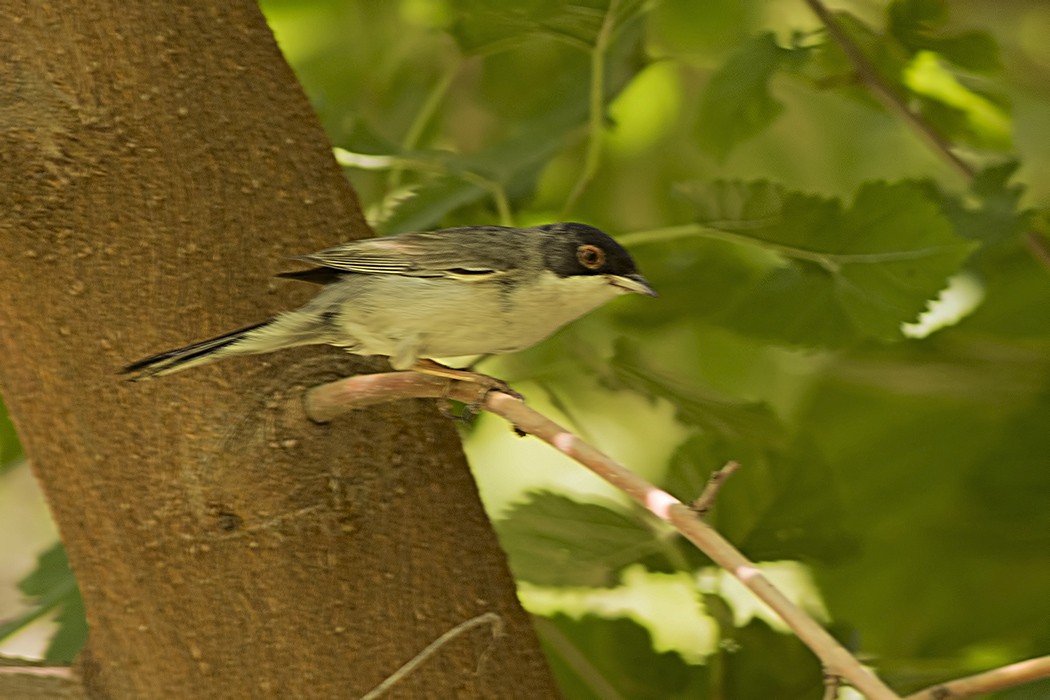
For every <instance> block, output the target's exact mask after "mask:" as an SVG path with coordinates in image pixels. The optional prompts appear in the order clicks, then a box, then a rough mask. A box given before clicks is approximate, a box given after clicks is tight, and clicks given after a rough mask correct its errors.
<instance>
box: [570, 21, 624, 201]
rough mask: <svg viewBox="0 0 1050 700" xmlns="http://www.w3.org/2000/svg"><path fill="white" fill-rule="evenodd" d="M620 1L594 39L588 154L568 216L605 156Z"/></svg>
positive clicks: (572, 195)
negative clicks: (609, 61) (608, 72)
mask: <svg viewBox="0 0 1050 700" xmlns="http://www.w3.org/2000/svg"><path fill="white" fill-rule="evenodd" d="M617 5H618V0H610V2H609V9H608V10H606V12H605V18H604V19H603V20H602V26H601V29H599V30H598V37H597V38H596V39H595V40H594V48H593V49H591V91H590V119H589V120H588V124H587V155H586V156H584V161H583V170H582V171H581V172H580V178H579V180H577V181H576V185H575V186H574V187H573V188H572V192H571V193H570V194H569V198H568V199H567V200H566V201H565V206H564V207H562V211H561V213H562V216H561V218H562V219H564V218H566V216H567V215H568V214H570V213H571V211H572V208H573V207H574V206H575V205H576V201H577V200H578V199H579V198H580V195H582V194H583V191H584V190H585V189H587V185H589V184H590V182H591V180H593V179H594V175H595V174H596V173H597V172H598V165H599V162H600V160H601V155H602V138H603V137H604V133H605V128H604V127H605V63H606V58H607V57H606V53H607V52H608V50H609V43H610V42H611V41H612V37H613V28H614V27H615V26H616V11H617Z"/></svg>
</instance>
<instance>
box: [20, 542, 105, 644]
mask: <svg viewBox="0 0 1050 700" xmlns="http://www.w3.org/2000/svg"><path fill="white" fill-rule="evenodd" d="M18 587H19V589H20V590H21V591H22V592H23V593H24V594H25V595H26V596H28V597H30V598H34V599H35V600H34V601H33V603H34V604H33V607H32V608H31V609H30V610H28V611H26V612H25V613H23V614H21V615H19V616H18V617H16V618H14V619H12V620H8V621H6V622H4V623H2V624H0V640H2V639H4V638H6V637H9V636H11V635H12V634H14V633H15V632H17V631H18V630H20V629H22V628H23V627H26V626H28V625H29V624H31V623H33V622H34V621H36V620H38V619H40V618H41V617H44V616H46V615H49V614H53V613H56V612H57V615H56V616H55V621H56V622H57V623H58V624H59V628H58V631H57V632H56V633H55V636H54V638H52V640H51V644H50V645H49V647H48V650H47V652H46V654H45V658H46V659H47V660H49V661H72V660H73V657H74V656H75V655H76V653H77V652H78V651H79V650H80V648H81V647H82V646H83V645H84V642H85V641H86V640H87V622H86V621H85V619H84V602H83V600H82V599H81V597H80V590H79V589H78V588H77V582H76V579H74V578H73V572H72V571H71V570H70V568H69V563H68V562H67V561H66V550H65V548H63V547H62V544H61V543H56V544H55V545H54V546H53V547H52V548H51V549H49V550H47V551H46V552H44V553H43V554H41V555H40V556H39V557H37V565H36V568H35V569H33V571H31V572H30V573H29V574H28V575H27V576H26V577H25V578H23V579H22V580H21V581H19V582H18Z"/></svg>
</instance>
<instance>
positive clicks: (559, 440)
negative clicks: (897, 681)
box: [304, 372, 900, 700]
mask: <svg viewBox="0 0 1050 700" xmlns="http://www.w3.org/2000/svg"><path fill="white" fill-rule="evenodd" d="M425 397H431V398H439V397H446V398H451V399H456V400H458V401H463V402H464V403H473V402H475V401H476V400H478V387H477V386H476V385H473V384H469V383H464V382H451V383H450V382H449V380H447V379H442V378H440V377H433V376H427V375H422V374H417V373H414V372H393V373H388V374H375V375H362V376H357V377H349V378H347V379H342V380H339V381H337V382H332V383H331V384H325V385H322V386H319V387H315V388H314V389H311V390H310V391H308V392H307V394H306V397H305V400H304V402H305V411H306V415H307V416H309V417H310V418H311V419H313V420H315V421H319V422H326V421H329V420H331V419H333V418H335V417H336V416H338V415H339V414H341V413H345V412H348V411H351V410H353V409H355V408H361V407H363V406H368V405H372V404H375V403H379V402H381V401H390V400H395V399H404V398H425ZM479 407H480V408H483V409H485V410H486V411H489V412H491V413H495V414H496V415H498V416H501V417H502V418H504V419H506V420H507V421H509V422H510V423H511V425H513V426H514V427H516V428H517V429H519V430H520V431H522V432H525V433H528V434H530V435H534V436H536V437H538V438H540V439H541V440H543V441H544V442H547V443H548V444H550V445H552V446H553V447H554V448H556V449H557V450H558V451H560V452H562V453H564V454H566V455H568V456H569V457H571V458H573V459H574V460H576V461H577V462H579V463H580V464H582V465H583V466H585V467H587V468H588V469H590V470H591V471H593V472H594V473H595V474H597V475H598V476H600V477H601V478H603V479H605V480H606V481H608V482H609V483H610V484H612V485H613V486H615V487H617V488H618V489H620V490H621V491H623V492H624V493H626V494H627V495H628V496H630V497H631V498H632V499H634V500H635V501H637V502H638V503H640V504H641V505H642V506H644V507H645V508H646V509H647V510H649V512H651V513H653V514H654V515H656V516H657V517H659V518H661V519H663V520H665V521H667V522H669V523H670V524H671V525H672V526H673V527H674V528H675V529H677V530H678V531H679V532H680V533H682V535H684V536H685V537H686V538H687V539H688V540H689V541H690V542H692V543H693V544H695V545H696V546H697V547H698V548H699V549H700V550H701V551H702V552H703V553H704V554H706V555H707V556H708V557H710V558H711V559H712V560H713V561H714V562H715V563H716V564H718V565H719V566H721V567H722V568H724V569H725V570H726V571H728V572H729V573H731V574H732V575H733V576H735V577H736V578H737V579H739V580H740V581H741V582H742V583H743V584H744V585H745V586H747V587H748V588H749V589H750V590H751V591H752V592H753V593H754V594H755V595H756V596H758V598H759V599H760V600H762V601H763V602H764V603H766V604H767V605H768V606H769V607H770V608H772V609H773V610H775V611H776V612H777V614H778V615H780V617H781V618H782V619H783V620H784V622H785V623H786V624H787V625H788V626H789V627H790V628H791V629H792V630H793V631H794V632H795V634H796V635H798V637H799V639H801V640H802V641H803V642H804V643H805V644H806V645H807V646H808V647H809V648H810V649H812V650H813V652H814V653H815V654H816V655H817V657H818V658H819V659H820V660H821V662H822V663H823V665H824V668H825V670H826V672H827V673H829V674H832V675H835V676H839V677H841V678H844V679H846V680H847V681H848V682H849V683H850V684H851V685H852V686H853V687H854V688H856V689H857V690H859V691H860V692H861V693H863V694H864V695H866V696H867V697H868V698H870V699H871V700H900V698H899V696H897V695H896V694H895V693H894V692H893V691H892V690H890V689H889V688H888V687H887V686H886V685H885V684H883V683H882V681H880V680H879V679H878V678H877V677H876V676H875V675H874V674H872V673H871V672H870V671H868V670H867V669H866V668H864V667H863V666H862V665H861V664H860V663H859V662H858V661H857V660H856V659H855V658H853V656H852V655H851V654H850V653H849V652H848V651H846V649H844V648H843V647H842V646H841V645H840V644H839V643H838V642H837V641H835V639H834V638H833V637H832V636H831V635H830V634H828V633H827V631H826V630H825V629H824V628H823V627H821V626H820V625H819V624H818V623H817V622H816V621H814V620H813V619H812V618H811V617H809V616H808V615H807V614H806V613H804V612H803V611H802V610H801V609H800V608H798V607H797V606H796V605H795V604H793V603H792V602H791V601H790V600H788V599H787V597H785V596H784V594H783V593H781V592H780V591H779V590H778V589H777V588H775V587H774V586H773V584H771V583H770V582H769V580H768V579H766V577H765V576H763V575H762V573H761V571H760V570H759V569H758V567H757V566H756V565H755V564H754V563H752V562H750V561H748V560H747V559H746V558H745V557H744V555H742V554H741V553H740V552H739V551H737V550H736V549H735V548H734V547H733V546H732V545H731V544H730V543H729V542H728V541H726V540H725V539H724V538H723V537H722V536H721V535H720V534H718V533H717V532H716V531H715V530H714V529H713V528H711V527H709V526H708V525H707V524H706V523H704V522H703V521H702V520H700V518H699V517H697V515H696V513H695V512H693V511H692V510H691V509H690V508H689V507H688V506H686V505H684V504H682V503H681V502H680V501H679V500H678V499H677V498H675V497H674V496H672V495H671V494H669V493H667V492H666V491H663V490H661V489H658V488H657V487H656V486H654V485H652V484H650V483H649V482H647V481H645V480H644V479H642V478H641V477H639V476H638V475H636V474H634V473H633V472H631V471H630V470H628V469H627V468H625V467H624V466H623V465H621V464H619V463H618V462H616V461H614V460H612V459H610V458H609V457H607V456H605V455H604V454H602V453H601V452H600V451H598V450H597V449H595V448H594V447H593V446H591V445H589V444H588V443H586V442H584V441H583V440H581V439H580V438H579V437H577V436H576V435H574V434H572V433H571V432H569V431H568V430H566V429H565V428H563V427H561V426H560V425H558V424H557V423H555V422H553V421H551V420H549V419H548V418H546V417H545V416H543V415H541V414H540V413H538V412H536V411H534V410H533V409H531V408H529V407H528V406H527V405H525V403H524V402H523V401H520V400H518V399H516V398H514V397H512V396H509V395H507V394H503V393H500V392H491V393H489V394H488V395H487V396H485V397H484V398H483V399H482V400H481V403H480V406H479Z"/></svg>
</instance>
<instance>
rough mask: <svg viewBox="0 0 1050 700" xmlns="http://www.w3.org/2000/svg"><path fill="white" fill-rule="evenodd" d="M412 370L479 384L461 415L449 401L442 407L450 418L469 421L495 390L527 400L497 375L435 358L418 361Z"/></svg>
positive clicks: (442, 411)
mask: <svg viewBox="0 0 1050 700" xmlns="http://www.w3.org/2000/svg"><path fill="white" fill-rule="evenodd" d="M412 370H413V371H415V372H422V373H423V374H430V375H434V376H437V377H445V378H447V379H453V380H456V381H459V382H469V383H471V384H475V385H477V386H478V393H477V395H476V396H475V397H474V400H473V401H471V402H470V403H469V404H467V406H466V407H465V408H464V409H463V413H462V414H461V415H455V414H453V413H452V412H451V411H450V410H449V408H448V405H447V403H446V405H445V406H443V407H442V409H441V413H442V414H444V415H445V416H448V417H449V418H454V419H456V420H462V421H469V420H470V417H471V416H472V415H474V414H476V413H478V412H479V411H480V410H481V407H482V405H483V404H484V403H485V397H486V396H488V395H489V393H490V392H493V391H499V392H502V393H504V394H507V395H509V396H513V397H514V398H516V399H518V400H521V401H524V400H525V397H524V396H522V395H521V394H519V393H518V392H516V391H514V390H513V389H511V388H510V385H508V384H507V383H506V382H504V381H502V380H500V379H496V378H495V377H490V376H489V375H487V374H480V373H478V372H470V371H468V370H464V369H454V368H452V367H446V366H445V365H443V364H441V363H440V362H434V361H433V360H425V359H423V360H419V361H417V362H416V365H415V366H414V367H413V368H412ZM446 401H447V397H446Z"/></svg>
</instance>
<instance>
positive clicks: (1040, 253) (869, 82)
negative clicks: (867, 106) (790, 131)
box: [806, 0, 1050, 269]
mask: <svg viewBox="0 0 1050 700" xmlns="http://www.w3.org/2000/svg"><path fill="white" fill-rule="evenodd" d="M806 4H807V5H809V8H810V9H811V10H813V13H814V14H815V15H817V17H818V18H819V19H820V21H821V22H822V23H823V24H824V27H825V28H826V29H827V31H828V35H829V36H831V38H832V40H833V41H834V42H835V43H836V44H838V46H839V48H840V49H842V52H843V53H845V54H846V58H847V59H849V62H850V63H851V64H852V65H853V70H855V71H856V72H857V77H859V78H860V80H861V82H862V83H864V85H865V86H867V88H868V90H869V91H870V92H871V94H872V95H874V96H875V99H877V100H878V101H879V102H881V103H882V106H883V107H885V108H886V109H887V110H889V111H890V113H891V114H896V115H897V116H898V117H900V118H901V119H903V120H904V121H905V122H906V123H907V124H908V125H909V126H911V128H912V129H913V130H914V131H915V132H916V133H917V134H919V136H921V137H922V139H923V140H924V141H926V143H927V145H929V146H930V147H931V148H933V150H934V151H935V152H937V153H938V154H939V155H940V156H941V157H942V158H944V160H945V161H946V162H947V163H948V165H950V166H951V167H952V168H953V169H954V170H955V171H956V172H957V173H959V174H960V175H962V176H963V177H964V178H966V181H967V182H970V181H972V180H973V178H974V175H975V174H976V172H975V171H974V169H973V167H972V166H970V164H969V163H967V162H966V161H964V160H963V159H961V158H960V157H959V156H957V155H956V154H955V151H953V150H952V145H951V143H949V142H948V141H946V140H945V139H944V138H942V137H941V135H940V134H938V133H937V132H936V131H935V130H934V129H933V127H931V126H930V125H929V124H927V123H926V122H925V121H923V119H922V117H920V116H919V115H918V114H916V113H915V112H913V111H911V110H910V109H908V105H906V104H905V103H904V100H903V98H901V96H900V95H899V94H897V93H896V92H894V90H893V88H892V87H891V86H890V85H889V83H887V82H886V81H885V80H883V79H882V76H881V75H879V72H878V71H877V70H876V69H875V66H874V65H872V63H871V61H869V60H868V58H867V56H865V55H864V52H863V51H861V50H860V47H858V46H857V45H856V44H854V43H853V40H852V39H850V38H849V36H848V35H847V34H846V32H845V31H844V30H843V29H842V27H841V26H839V23H838V21H836V19H835V15H834V14H832V13H831V12H830V11H829V10H828V8H827V7H825V6H824V4H823V3H822V2H821V0H806ZM1025 246H1026V247H1027V248H1028V251H1029V252H1030V253H1031V254H1032V257H1034V258H1035V259H1036V260H1037V261H1038V262H1040V263H1042V265H1043V266H1044V267H1046V268H1047V269H1050V247H1048V244H1047V242H1046V240H1045V239H1044V238H1043V237H1042V236H1040V235H1039V234H1038V233H1036V232H1035V231H1029V232H1028V233H1027V234H1026V235H1025Z"/></svg>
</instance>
